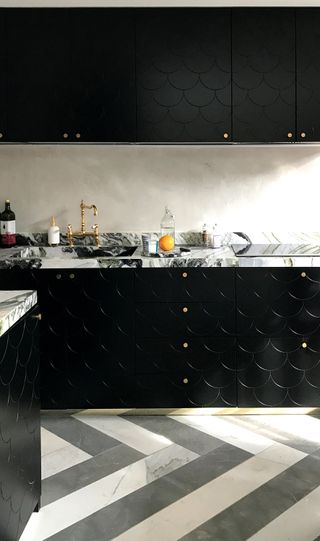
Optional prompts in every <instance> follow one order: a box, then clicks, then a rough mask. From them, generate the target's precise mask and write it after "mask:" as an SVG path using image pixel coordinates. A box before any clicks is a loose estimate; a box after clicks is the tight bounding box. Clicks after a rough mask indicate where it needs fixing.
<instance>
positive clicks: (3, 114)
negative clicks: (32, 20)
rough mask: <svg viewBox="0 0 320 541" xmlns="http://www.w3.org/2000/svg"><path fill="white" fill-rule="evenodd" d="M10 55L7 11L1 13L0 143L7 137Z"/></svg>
mask: <svg viewBox="0 0 320 541" xmlns="http://www.w3.org/2000/svg"><path fill="white" fill-rule="evenodd" d="M7 97H8V55H7V33H6V11H5V10H2V11H0V141H5V138H6V137H7V105H8V104H7Z"/></svg>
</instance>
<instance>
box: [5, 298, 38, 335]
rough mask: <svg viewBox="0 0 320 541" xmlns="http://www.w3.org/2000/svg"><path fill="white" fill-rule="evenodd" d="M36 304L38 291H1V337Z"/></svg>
mask: <svg viewBox="0 0 320 541" xmlns="http://www.w3.org/2000/svg"><path fill="white" fill-rule="evenodd" d="M36 304H37V292H36V291H0V336H2V335H4V333H6V332H7V331H8V330H9V329H10V327H12V326H13V325H14V324H15V323H17V321H19V319H21V318H22V317H23V316H24V315H25V314H26V313H27V312H29V310H31V308H33V306H35V305H36Z"/></svg>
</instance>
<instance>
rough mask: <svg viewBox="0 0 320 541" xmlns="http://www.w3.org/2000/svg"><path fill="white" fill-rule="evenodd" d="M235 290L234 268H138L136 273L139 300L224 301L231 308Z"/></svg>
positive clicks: (219, 305) (137, 298) (221, 302)
mask: <svg viewBox="0 0 320 541" xmlns="http://www.w3.org/2000/svg"><path fill="white" fill-rule="evenodd" d="M234 291H235V278H234V269H232V268H223V269H221V268H202V267H197V268H173V269H139V270H138V271H137V272H136V275H135V299H136V302H197V303H199V302H205V303H209V302H212V303H215V304H216V306H217V307H221V306H222V304H223V303H225V305H226V307H227V308H226V309H227V310H230V311H231V310H232V307H233V306H234V303H235V297H234ZM220 309H221V308H217V310H220Z"/></svg>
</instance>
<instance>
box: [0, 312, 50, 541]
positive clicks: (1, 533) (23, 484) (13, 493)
mask: <svg viewBox="0 0 320 541" xmlns="http://www.w3.org/2000/svg"><path fill="white" fill-rule="evenodd" d="M38 312H39V310H38V308H37V307H34V308H33V309H32V310H31V311H30V312H28V314H26V315H25V316H24V317H23V318H22V319H21V320H20V321H19V322H17V323H16V324H15V325H14V326H13V327H11V328H10V329H9V330H8V331H7V332H6V333H5V334H4V335H3V336H2V337H1V338H0V478H1V491H0V538H1V540H2V541H18V539H19V538H20V536H21V534H22V532H23V530H24V528H25V526H26V524H27V522H28V520H29V518H30V515H31V514H32V513H33V511H34V510H37V509H38V508H39V501H40V491H41V487H40V478H41V454H40V403H39V345H38V333H39V328H38V325H39V324H38V320H37V319H36V318H34V316H35V315H37V314H38Z"/></svg>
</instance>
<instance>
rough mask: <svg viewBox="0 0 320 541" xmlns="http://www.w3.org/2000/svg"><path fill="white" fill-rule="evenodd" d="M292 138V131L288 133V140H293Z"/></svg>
mask: <svg viewBox="0 0 320 541" xmlns="http://www.w3.org/2000/svg"><path fill="white" fill-rule="evenodd" d="M292 137H293V133H292V131H289V132H288V139H292Z"/></svg>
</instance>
